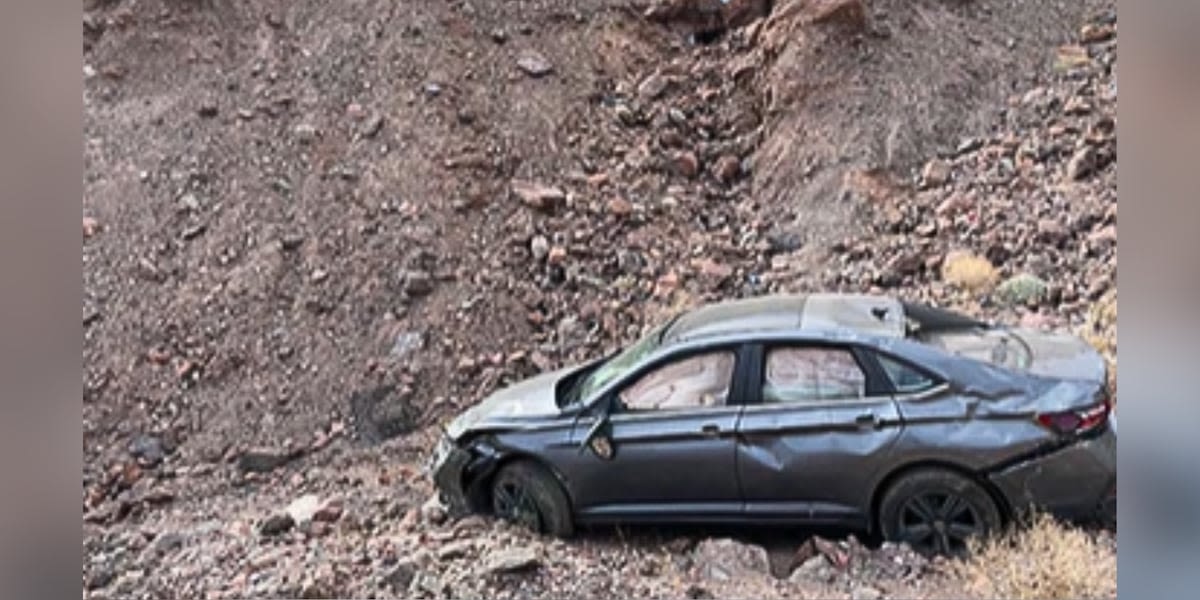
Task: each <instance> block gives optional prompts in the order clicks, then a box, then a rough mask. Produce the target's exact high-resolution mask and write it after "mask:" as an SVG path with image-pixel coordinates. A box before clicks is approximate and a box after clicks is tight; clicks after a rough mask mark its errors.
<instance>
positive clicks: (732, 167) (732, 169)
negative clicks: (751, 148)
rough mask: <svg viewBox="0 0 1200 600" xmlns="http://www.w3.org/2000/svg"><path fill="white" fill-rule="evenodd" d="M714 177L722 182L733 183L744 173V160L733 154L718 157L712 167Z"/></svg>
mask: <svg viewBox="0 0 1200 600" xmlns="http://www.w3.org/2000/svg"><path fill="white" fill-rule="evenodd" d="M712 172H713V177H716V178H717V180H718V181H720V182H721V183H725V184H729V183H733V181H734V180H736V179H737V178H738V176H739V175H741V173H742V161H740V160H738V158H737V157H736V156H733V155H732V154H726V155H724V156H722V157H721V158H719V159H717V162H716V164H714V165H713V168H712Z"/></svg>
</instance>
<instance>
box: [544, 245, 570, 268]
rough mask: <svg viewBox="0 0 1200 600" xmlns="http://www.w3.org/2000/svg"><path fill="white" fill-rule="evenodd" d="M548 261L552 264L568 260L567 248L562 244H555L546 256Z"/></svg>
mask: <svg viewBox="0 0 1200 600" xmlns="http://www.w3.org/2000/svg"><path fill="white" fill-rule="evenodd" d="M546 261H547V262H549V263H550V264H552V265H560V264H562V263H564V262H566V261H567V249H566V248H563V247H562V246H555V247H553V248H551V249H550V253H549V254H548V255H547V256H546Z"/></svg>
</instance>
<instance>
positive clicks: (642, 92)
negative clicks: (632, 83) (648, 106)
mask: <svg viewBox="0 0 1200 600" xmlns="http://www.w3.org/2000/svg"><path fill="white" fill-rule="evenodd" d="M670 83H671V81H670V80H669V79H667V78H666V77H665V76H663V75H662V74H661V73H654V74H653V75H650V76H649V77H647V78H645V79H643V80H642V82H641V83H640V84H638V88H637V93H638V97H639V98H641V99H642V100H647V101H648V100H654V99H657V98H658V97H659V96H661V95H662V94H663V92H665V91H666V90H667V86H668V85H670Z"/></svg>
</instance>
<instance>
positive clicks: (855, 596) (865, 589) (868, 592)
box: [850, 585, 884, 600]
mask: <svg viewBox="0 0 1200 600" xmlns="http://www.w3.org/2000/svg"><path fill="white" fill-rule="evenodd" d="M883 597H884V594H883V592H882V591H881V590H879V589H878V588H875V587H871V586H869V585H855V586H854V587H852V588H850V599H851V600H880V598H883Z"/></svg>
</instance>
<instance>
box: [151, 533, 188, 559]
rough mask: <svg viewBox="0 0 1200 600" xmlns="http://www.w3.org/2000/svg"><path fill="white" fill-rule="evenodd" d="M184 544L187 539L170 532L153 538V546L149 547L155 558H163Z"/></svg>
mask: <svg viewBox="0 0 1200 600" xmlns="http://www.w3.org/2000/svg"><path fill="white" fill-rule="evenodd" d="M185 543H187V538H185V537H184V536H183V534H180V533H176V532H174V531H172V532H168V533H163V534H160V535H159V536H157V537H155V538H154V545H153V546H151V547H150V550H151V551H152V552H153V553H154V554H155V555H156V556H164V555H167V554H170V553H172V552H174V551H176V550H178V549H180V548H182V547H183V546H184V544H185Z"/></svg>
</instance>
